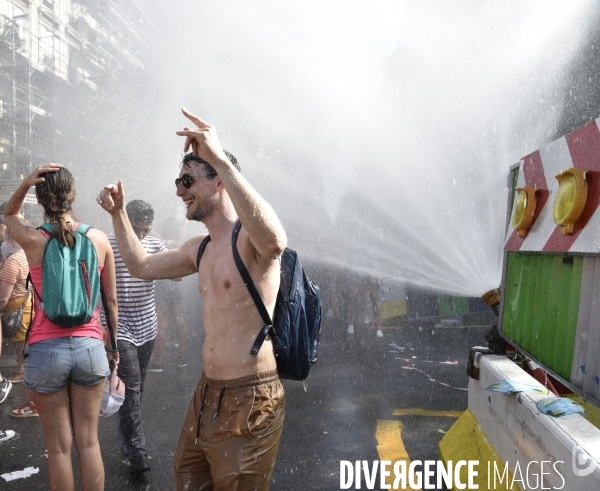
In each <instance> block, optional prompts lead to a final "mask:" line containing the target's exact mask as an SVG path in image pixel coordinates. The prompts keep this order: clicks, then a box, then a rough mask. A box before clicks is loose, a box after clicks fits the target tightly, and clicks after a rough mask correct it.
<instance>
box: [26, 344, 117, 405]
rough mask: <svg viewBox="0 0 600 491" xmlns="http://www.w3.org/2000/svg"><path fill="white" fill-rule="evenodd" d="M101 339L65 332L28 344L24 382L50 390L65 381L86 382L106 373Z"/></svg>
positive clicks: (36, 387)
mask: <svg viewBox="0 0 600 491" xmlns="http://www.w3.org/2000/svg"><path fill="white" fill-rule="evenodd" d="M109 374H110V370H109V369H108V359H107V358H106V351H105V350H104V343H103V342H102V341H101V340H99V339H96V338H91V337H83V336H81V337H80V336H65V337H62V338H53V339H46V340H44V341H39V342H37V343H34V344H31V345H29V346H28V347H27V355H26V357H25V368H24V373H23V383H24V384H25V385H26V386H27V387H29V388H30V389H34V390H36V391H38V392H43V393H46V394H49V393H51V392H58V391H59V390H60V389H62V388H63V387H64V386H65V385H67V383H68V382H73V383H74V384H77V385H83V386H89V385H96V384H98V383H100V382H102V381H103V380H104V379H106V377H108V375H109Z"/></svg>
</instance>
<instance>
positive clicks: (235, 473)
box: [175, 371, 285, 491]
mask: <svg viewBox="0 0 600 491" xmlns="http://www.w3.org/2000/svg"><path fill="white" fill-rule="evenodd" d="M284 417H285V395H284V392H283V385H282V384H281V381H280V380H279V376H278V375H277V371H273V372H265V373H260V374H257V375H250V376H247V377H242V378H238V379H233V380H212V379H209V378H208V377H206V374H204V373H203V374H202V378H201V379H200V382H199V383H198V386H197V387H196V392H195V393H194V397H193V398H192V400H191V401H190V405H189V407H188V411H187V414H186V416H185V421H184V423H183V427H182V429H181V435H180V437H179V443H178V445H177V451H176V453H175V478H176V481H177V489H178V490H184V489H185V490H188V491H192V490H219V491H220V490H223V491H225V490H237V491H243V490H259V491H260V490H267V489H269V485H270V483H271V478H272V475H273V468H274V467H275V459H276V457H277V450H278V449H279V438H280V437H281V430H282V428H283V420H284ZM199 420H200V430H199V431H198V421H199Z"/></svg>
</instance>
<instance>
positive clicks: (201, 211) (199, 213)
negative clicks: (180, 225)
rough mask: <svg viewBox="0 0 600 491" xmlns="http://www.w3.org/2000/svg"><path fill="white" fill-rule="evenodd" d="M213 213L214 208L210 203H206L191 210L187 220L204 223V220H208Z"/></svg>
mask: <svg viewBox="0 0 600 491" xmlns="http://www.w3.org/2000/svg"><path fill="white" fill-rule="evenodd" d="M194 204H196V202H194ZM212 211H213V206H212V204H210V203H206V204H204V205H197V206H195V207H194V206H193V205H192V208H190V209H189V210H188V213H187V214H186V218H187V219H188V220H194V221H196V222H202V223H204V220H206V218H208V217H209V216H210V215H211V214H212Z"/></svg>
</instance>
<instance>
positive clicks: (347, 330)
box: [346, 324, 354, 334]
mask: <svg viewBox="0 0 600 491" xmlns="http://www.w3.org/2000/svg"><path fill="white" fill-rule="evenodd" d="M346 332H347V333H348V334H354V326H353V325H352V324H350V325H349V326H348V329H346Z"/></svg>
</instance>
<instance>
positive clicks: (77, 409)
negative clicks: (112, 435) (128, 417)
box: [70, 381, 106, 491]
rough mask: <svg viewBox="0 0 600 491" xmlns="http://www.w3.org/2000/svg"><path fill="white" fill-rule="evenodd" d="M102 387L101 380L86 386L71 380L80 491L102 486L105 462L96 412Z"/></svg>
mask: <svg viewBox="0 0 600 491" xmlns="http://www.w3.org/2000/svg"><path fill="white" fill-rule="evenodd" d="M105 387H106V384H105V382H104V381H102V382H100V383H99V384H96V385H92V386H89V387H84V386H82V385H77V384H74V383H71V384H70V390H71V407H72V409H73V410H72V412H71V415H72V416H71V417H72V420H73V436H74V437H75V447H77V454H78V455H79V466H80V468H81V486H82V489H83V491H92V490H103V489H104V465H103V463H102V455H101V453H100V443H99V442H98V415H99V413H100V402H101V401H102V394H103V393H104V388H105Z"/></svg>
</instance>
